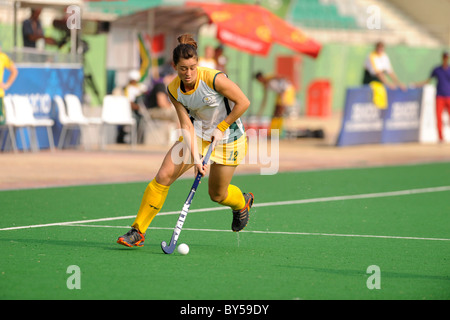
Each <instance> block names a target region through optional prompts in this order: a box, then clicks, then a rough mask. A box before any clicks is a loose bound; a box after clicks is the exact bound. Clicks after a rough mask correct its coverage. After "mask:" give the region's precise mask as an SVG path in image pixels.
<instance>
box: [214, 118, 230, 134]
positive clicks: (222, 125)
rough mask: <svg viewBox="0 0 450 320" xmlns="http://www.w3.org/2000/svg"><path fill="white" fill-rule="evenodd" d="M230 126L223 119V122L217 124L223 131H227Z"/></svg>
mask: <svg viewBox="0 0 450 320" xmlns="http://www.w3.org/2000/svg"><path fill="white" fill-rule="evenodd" d="M229 126H230V125H229V124H228V123H227V122H226V121H225V120H223V121H222V122H221V123H219V124H218V125H217V129H219V130H220V131H222V132H225V130H227V129H228V127H229Z"/></svg>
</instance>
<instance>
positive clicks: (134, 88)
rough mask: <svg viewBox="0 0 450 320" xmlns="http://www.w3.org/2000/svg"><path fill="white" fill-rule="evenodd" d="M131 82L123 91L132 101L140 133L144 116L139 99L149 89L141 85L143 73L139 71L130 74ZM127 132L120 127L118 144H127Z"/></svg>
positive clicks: (123, 127)
mask: <svg viewBox="0 0 450 320" xmlns="http://www.w3.org/2000/svg"><path fill="white" fill-rule="evenodd" d="M128 78H129V82H128V84H127V85H126V86H125V88H124V89H123V93H124V95H125V96H126V97H127V98H128V100H130V104H131V110H132V111H133V117H134V118H135V119H136V123H137V126H138V128H137V130H138V132H139V125H140V122H141V121H140V120H141V118H142V115H141V113H140V110H139V105H138V101H137V99H138V98H139V97H141V96H142V95H143V94H144V92H145V91H146V90H147V87H146V86H145V85H144V84H142V83H139V80H140V79H141V73H140V72H139V70H132V71H130V73H129V74H128ZM126 134H127V132H126V131H125V126H119V127H118V133H117V139H116V142H117V143H125V136H126ZM138 142H139V143H142V141H138Z"/></svg>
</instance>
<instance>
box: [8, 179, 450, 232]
mask: <svg viewBox="0 0 450 320" xmlns="http://www.w3.org/2000/svg"><path fill="white" fill-rule="evenodd" d="M444 191H450V186H442V187H433V188H421V189H410V190H400V191H390V192H379V193H366V194H358V195H346V196H334V197H323V198H312V199H302V200H289V201H275V202H265V203H255V204H254V205H253V207H270V206H285V205H300V204H308V203H320V202H331V201H345V200H358V199H370V198H384V197H395V196H406V195H414V194H424V193H434V192H444ZM220 210H229V208H228V207H211V208H203V209H193V210H190V211H189V213H195V212H210V211H220ZM179 213H180V211H178V210H177V211H168V212H161V213H159V214H158V216H164V215H175V214H179ZM135 217H136V216H135V215H132V216H121V217H110V218H100V219H90V220H79V221H67V222H57V223H48V224H37V225H29V226H18V227H9V228H1V229H0V231H8V230H20V229H31V228H45V227H53V226H85V227H86V226H89V227H111V228H121V227H116V226H95V225H86V224H87V223H93V222H105V221H116V220H126V219H133V218H135ZM127 228H129V226H128V227H127ZM150 229H152V228H150ZM154 229H156V228H154ZM159 229H164V230H172V229H173V228H159ZM183 230H191V231H215V232H231V231H229V230H215V229H189V228H186V229H183ZM245 232H248V233H265V234H286V235H288V234H289V235H316V236H334V237H361V238H385V239H409V240H435V241H450V239H445V238H444V239H441V238H421V237H398V236H377V235H351V234H328V233H307V232H281V231H245Z"/></svg>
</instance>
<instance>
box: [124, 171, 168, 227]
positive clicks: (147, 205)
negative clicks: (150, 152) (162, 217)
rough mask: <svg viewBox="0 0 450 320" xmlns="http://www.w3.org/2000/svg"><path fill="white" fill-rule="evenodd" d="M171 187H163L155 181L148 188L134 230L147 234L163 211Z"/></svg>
mask: <svg viewBox="0 0 450 320" xmlns="http://www.w3.org/2000/svg"><path fill="white" fill-rule="evenodd" d="M169 188H170V186H163V185H162V184H159V183H158V182H156V180H155V179H153V180H152V181H151V182H150V183H149V184H148V186H147V188H146V189H145V192H144V196H143V197H142V202H141V207H140V208H139V211H138V214H137V217H136V219H135V220H134V223H133V225H132V227H133V228H136V229H138V230H139V231H140V232H141V233H145V231H147V229H148V227H149V226H150V223H151V222H152V220H153V218H154V217H155V216H156V214H157V213H158V212H159V210H161V208H162V206H163V204H164V201H166V197H167V194H168V193H169Z"/></svg>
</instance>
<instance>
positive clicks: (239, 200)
mask: <svg viewBox="0 0 450 320" xmlns="http://www.w3.org/2000/svg"><path fill="white" fill-rule="evenodd" d="M219 204H221V205H223V206H228V207H231V209H233V210H241V209H242V208H244V207H245V198H244V196H243V195H242V192H241V190H240V189H239V188H238V187H236V186H233V185H232V184H230V185H229V186H228V196H227V197H226V199H225V200H223V201H222V202H219Z"/></svg>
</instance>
